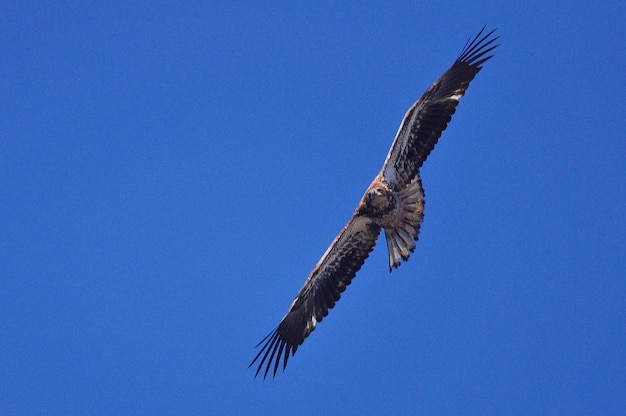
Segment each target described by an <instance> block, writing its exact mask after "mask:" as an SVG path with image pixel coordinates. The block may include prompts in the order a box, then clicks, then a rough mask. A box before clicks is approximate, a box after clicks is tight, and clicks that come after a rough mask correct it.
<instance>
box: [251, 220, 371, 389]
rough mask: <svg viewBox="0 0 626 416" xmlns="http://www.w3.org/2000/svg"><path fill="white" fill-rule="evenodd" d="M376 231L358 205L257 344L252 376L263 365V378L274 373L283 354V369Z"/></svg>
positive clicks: (358, 264) (362, 259)
mask: <svg viewBox="0 0 626 416" xmlns="http://www.w3.org/2000/svg"><path fill="white" fill-rule="evenodd" d="M379 234H380V226H378V225H376V224H375V223H374V222H372V220H371V219H370V218H368V217H366V216H363V215H360V214H359V213H358V209H357V213H355V214H354V215H353V216H352V218H351V219H350V221H349V222H348V224H347V225H346V226H345V227H344V229H343V230H341V232H340V233H339V235H337V237H336V238H335V240H334V241H333V242H332V244H331V245H330V247H328V250H326V253H324V255H323V256H322V258H321V259H320V261H319V262H318V264H317V265H316V266H315V268H314V269H313V271H312V272H311V274H310V275H309V277H308V278H307V279H306V282H304V286H302V288H301V289H300V292H298V295H297V296H296V298H295V299H294V301H293V303H292V304H291V307H290V308H289V310H288V311H287V314H286V315H285V316H284V317H283V319H282V321H280V324H278V327H277V328H276V329H275V330H274V331H272V332H271V333H270V334H269V335H268V336H266V337H265V338H264V339H263V340H262V341H261V342H259V344H258V345H257V347H258V346H259V345H263V346H262V348H261V351H259V353H258V354H257V356H256V357H254V360H252V362H251V363H250V366H249V367H251V366H252V365H253V364H254V363H255V362H256V361H257V360H259V359H260V362H259V367H258V368H257V371H256V374H255V376H256V375H258V374H259V372H260V371H261V369H262V368H263V366H264V365H265V373H264V374H263V378H265V377H267V374H268V372H269V371H270V368H272V367H273V375H274V376H276V372H277V370H278V367H279V365H280V361H281V357H283V354H284V360H283V370H284V369H285V367H286V366H287V360H288V359H289V355H290V354H291V355H294V354H295V353H296V349H297V348H298V346H300V345H301V344H302V343H303V342H304V339H305V338H306V337H307V336H309V334H310V333H311V332H313V330H315V326H316V325H317V323H318V322H321V321H322V319H324V317H325V316H326V315H328V310H329V309H332V308H333V307H334V306H335V302H337V301H338V300H339V298H340V296H341V293H342V292H343V291H344V290H346V287H347V286H348V285H349V284H350V282H351V281H352V279H353V278H354V276H355V275H356V272H357V271H358V270H359V269H360V268H361V266H363V263H364V262H365V259H366V258H367V257H368V256H369V253H370V252H371V251H372V249H373V248H374V245H376V239H377V238H378V235H379Z"/></svg>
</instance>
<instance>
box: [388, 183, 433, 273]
mask: <svg viewBox="0 0 626 416" xmlns="http://www.w3.org/2000/svg"><path fill="white" fill-rule="evenodd" d="M400 200H401V203H402V218H400V219H399V220H398V222H397V223H396V226H395V228H385V238H386V239H387V249H388V251H389V271H391V270H392V269H393V268H395V267H398V266H400V260H404V261H407V260H408V259H409V256H410V255H411V253H412V252H413V250H415V241H417V237H418V234H419V231H420V224H421V223H422V221H423V220H424V188H422V181H421V180H420V177H419V172H418V173H417V174H416V175H415V178H413V180H412V181H411V183H409V184H408V185H407V187H406V188H404V189H403V190H401V191H400Z"/></svg>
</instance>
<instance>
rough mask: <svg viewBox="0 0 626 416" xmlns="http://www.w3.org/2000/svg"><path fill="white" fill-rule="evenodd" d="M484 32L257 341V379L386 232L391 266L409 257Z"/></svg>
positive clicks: (420, 107)
mask: <svg viewBox="0 0 626 416" xmlns="http://www.w3.org/2000/svg"><path fill="white" fill-rule="evenodd" d="M484 32H485V27H483V28H482V29H481V31H480V32H479V33H478V34H477V35H476V36H475V37H474V38H473V39H472V38H471V39H470V40H469V41H468V42H467V43H466V45H465V47H464V48H463V51H462V52H461V54H460V55H459V57H458V58H457V59H456V61H454V63H453V64H452V66H451V67H450V69H448V70H447V71H446V72H445V73H444V74H443V75H442V76H441V78H439V79H438V80H437V81H436V82H435V83H434V84H433V85H431V86H430V87H429V88H428V89H427V90H426V92H425V93H424V94H423V95H422V96H421V97H420V99H419V100H417V101H416V102H415V104H413V105H412V106H411V108H409V110H408V111H407V112H406V114H405V115H404V118H403V119H402V123H401V124H400V128H399V129H398V132H397V133H396V137H395V139H394V141H393V144H392V145H391V149H390V150H389V154H387V158H386V159H385V163H384V164H383V168H382V169H381V171H380V172H379V173H378V175H376V177H375V178H374V181H373V182H372V183H371V185H370V186H369V187H368V188H367V190H366V191H365V194H364V195H363V198H362V199H361V201H360V202H359V204H358V205H357V207H356V211H355V212H354V214H353V215H352V218H350V221H348V224H347V225H346V226H345V227H344V228H343V230H341V232H339V235H337V237H335V240H334V241H333V242H332V243H331V245H330V247H328V249H327V250H326V252H325V253H324V255H323V256H322V258H321V259H320V261H319V262H318V263H317V265H316V266H315V267H314V268H313V271H312V272H311V274H310V275H309V277H308V278H307V279H306V281H305V282H304V285H303V286H302V288H301V289H300V291H299V292H298V295H297V296H296V298H295V299H294V301H293V303H292V304H291V306H290V307H289V310H288V311H287V314H286V315H285V316H284V317H283V319H282V320H281V321H280V323H279V324H278V326H277V327H276V329H274V330H273V331H272V332H271V333H270V334H269V335H267V336H266V337H265V338H264V339H263V340H262V341H261V342H259V344H258V345H257V347H259V346H261V345H262V347H261V350H260V351H259V353H258V354H257V355H256V357H254V359H253V360H252V362H251V363H250V365H249V367H252V366H253V365H254V364H255V363H256V362H258V368H257V370H256V373H255V377H256V376H258V374H259V372H261V370H262V369H263V367H265V371H264V373H263V378H266V377H267V375H268V373H269V372H270V371H273V376H274V377H275V376H276V372H277V371H278V368H279V366H280V363H281V360H282V367H283V370H284V369H285V368H286V367H287V360H288V359H289V356H290V355H291V356H293V355H294V354H295V353H296V350H297V349H298V347H299V346H300V345H302V343H303V342H304V340H305V338H306V337H308V336H309V335H310V334H311V332H313V331H314V330H315V327H316V326H317V324H318V323H319V322H321V321H322V319H324V317H325V316H326V315H328V310H329V309H332V308H333V307H334V306H335V303H336V302H337V301H338V300H339V298H340V296H341V293H342V292H343V291H344V290H346V287H347V286H348V285H349V284H350V283H351V281H352V279H353V278H354V277H355V275H356V273H357V272H358V271H359V269H360V268H361V266H363V263H365V259H366V258H367V257H368V256H369V253H370V252H371V251H372V250H373V249H374V246H375V245H376V240H377V239H378V235H379V234H380V232H381V230H384V231H385V239H386V240H387V249H388V252H389V270H390V271H391V270H392V269H393V268H395V267H398V266H399V265H400V261H401V260H404V261H407V260H408V259H409V255H410V254H411V253H412V252H413V250H414V249H415V241H417V237H418V234H419V230H420V224H421V222H422V220H423V218H424V189H423V188H422V182H421V180H420V175H419V169H420V167H421V166H422V164H423V163H424V161H425V160H426V158H427V157H428V155H429V154H430V152H431V151H432V150H433V148H434V147H435V144H436V143H437V141H438V140H439V137H440V136H441V133H442V132H443V131H444V130H445V129H446V127H447V125H448V123H449V122H450V120H451V119H452V115H453V114H454V112H455V111H456V106H457V105H458V104H459V99H460V98H461V97H463V95H464V94H465V91H466V90H467V88H468V87H469V83H470V82H471V81H472V79H474V77H475V76H476V74H477V73H478V71H480V70H481V69H482V65H483V64H484V63H485V62H486V61H488V60H489V59H490V58H491V57H492V56H493V55H489V53H490V52H491V51H492V50H493V49H494V48H496V47H497V46H499V45H498V44H495V43H494V42H495V41H496V40H497V39H498V38H499V36H493V33H494V32H495V29H494V30H492V31H490V32H488V33H486V34H484Z"/></svg>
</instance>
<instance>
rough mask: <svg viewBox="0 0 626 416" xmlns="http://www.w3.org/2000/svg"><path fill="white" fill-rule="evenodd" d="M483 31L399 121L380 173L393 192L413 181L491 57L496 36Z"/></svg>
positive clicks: (467, 45)
mask: <svg viewBox="0 0 626 416" xmlns="http://www.w3.org/2000/svg"><path fill="white" fill-rule="evenodd" d="M484 29H485V28H483V29H482V30H481V31H480V32H479V33H478V35H476V37H474V39H472V40H471V41H469V42H468V43H467V44H466V46H465V48H464V49H463V51H462V52H461V54H460V55H459V57H458V58H457V60H456V61H454V63H453V64H452V66H451V67H450V69H448V70H447V71H446V72H445V73H444V74H443V75H442V76H441V77H440V78H439V79H438V80H437V81H435V83H434V84H433V85H431V86H430V87H429V88H428V89H427V90H426V92H424V94H422V96H421V97H420V99H419V100H417V101H416V102H415V104H413V105H412V106H411V108H410V109H409V110H408V111H407V113H406V115H405V116H404V118H403V119H402V123H401V124H400V128H399V129H398V133H397V134H396V138H395V140H394V142H393V144H392V145H391V149H390V150H389V154H388V155H387V159H386V160H385V163H384V165H383V170H382V171H383V175H384V177H385V179H386V180H387V182H388V183H389V184H390V185H391V186H392V187H393V189H395V190H396V191H399V190H401V189H403V188H404V187H405V186H406V185H407V184H408V183H410V182H411V181H412V180H413V178H414V176H415V175H416V173H417V170H418V169H419V168H420V167H421V166H422V164H423V163H424V161H425V160H426V158H427V157H428V155H429V154H430V152H431V151H432V150H433V148H434V147H435V145H436V144H437V141H438V140H439V137H441V133H442V132H443V131H444V130H445V129H446V127H447V126H448V123H449V122H450V120H451V119H452V115H453V114H454V112H455V111H456V107H457V105H458V104H459V99H460V98H461V97H462V96H463V95H464V94H465V91H466V90H467V87H468V86H469V84H470V82H471V81H472V80H473V79H474V77H475V76H476V74H477V73H478V72H479V71H480V70H481V69H482V67H481V65H482V64H483V63H485V62H486V61H487V60H489V59H490V58H491V57H492V56H493V55H488V56H485V55H486V54H488V53H489V52H490V51H492V50H493V49H494V48H496V47H497V46H498V45H494V42H495V41H496V40H497V39H498V37H491V35H492V34H493V32H494V30H492V31H491V32H489V33H487V34H486V35H484V36H483V35H482V34H483V31H484Z"/></svg>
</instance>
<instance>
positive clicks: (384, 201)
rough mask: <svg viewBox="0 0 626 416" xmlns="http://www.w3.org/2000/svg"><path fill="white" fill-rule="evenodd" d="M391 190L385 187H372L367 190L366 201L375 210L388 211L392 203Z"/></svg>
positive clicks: (379, 211)
mask: <svg viewBox="0 0 626 416" xmlns="http://www.w3.org/2000/svg"><path fill="white" fill-rule="evenodd" d="M389 196H390V195H389V191H387V190H386V189H383V188H372V189H370V190H369V191H367V197H366V198H365V202H366V204H367V206H368V207H369V208H370V209H371V210H372V211H374V212H377V213H382V212H385V211H387V209H388V208H389V205H390V204H391V198H390V197H389Z"/></svg>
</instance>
